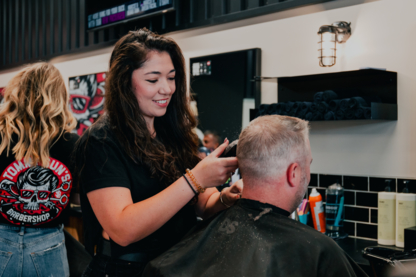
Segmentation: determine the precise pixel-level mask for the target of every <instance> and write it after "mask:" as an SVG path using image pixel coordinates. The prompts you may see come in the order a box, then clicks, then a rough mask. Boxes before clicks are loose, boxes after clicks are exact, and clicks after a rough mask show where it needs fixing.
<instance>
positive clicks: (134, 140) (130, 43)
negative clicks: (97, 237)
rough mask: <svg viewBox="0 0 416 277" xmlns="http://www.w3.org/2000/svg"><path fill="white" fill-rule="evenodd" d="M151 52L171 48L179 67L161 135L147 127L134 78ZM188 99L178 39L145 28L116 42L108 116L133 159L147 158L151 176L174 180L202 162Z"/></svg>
mask: <svg viewBox="0 0 416 277" xmlns="http://www.w3.org/2000/svg"><path fill="white" fill-rule="evenodd" d="M150 51H158V52H167V53H168V54H169V55H170V58H171V59H172V63H173V66H174V68H175V71H176V73H175V74H176V75H175V83H176V91H175V93H174V94H173V95H172V99H171V101H170V103H169V105H168V107H167V111H166V114H165V115H164V116H161V117H156V118H155V121H154V124H155V130H156V134H157V139H153V138H152V134H150V132H149V130H148V128H147V126H146V121H145V119H144V117H143V114H142V111H141V110H140V107H139V104H138V101H137V98H136V96H135V94H134V93H133V89H132V81H131V79H132V74H133V71H134V70H136V69H138V68H140V67H142V66H143V64H144V63H145V62H146V59H147V57H148V54H149V52H150ZM189 100H190V99H189V98H188V96H187V88H186V74H185V60H184V57H183V55H182V51H181V49H180V48H179V46H178V45H177V44H176V42H175V41H173V40H172V39H170V38H167V37H163V36H161V35H158V34H155V33H153V32H151V31H149V30H147V29H141V30H138V31H130V32H129V33H128V34H127V35H125V36H123V37H122V38H121V39H120V40H119V41H118V42H117V43H116V45H115V47H114V50H113V53H112V54H111V59H110V69H109V72H108V75H107V78H106V84H105V103H104V108H105V110H106V117H107V120H108V123H109V125H110V126H111V127H113V128H112V129H113V130H114V132H115V133H116V136H117V138H118V140H119V141H120V144H121V145H122V147H124V150H125V151H126V153H127V154H128V155H129V156H130V157H131V158H132V159H133V160H134V161H137V160H139V161H142V162H144V163H145V164H146V165H147V166H148V167H149V168H150V171H151V174H152V176H160V178H161V179H162V180H163V179H164V180H166V181H169V182H173V181H174V180H176V179H178V178H179V177H180V176H181V175H182V173H183V172H184V170H185V169H186V168H193V167H194V166H195V165H196V164H197V163H198V162H199V160H200V159H199V158H198V151H197V147H198V137H197V136H196V134H195V133H194V132H193V130H192V129H193V128H195V127H196V119H195V117H194V116H193V114H192V112H191V108H190V101H189Z"/></svg>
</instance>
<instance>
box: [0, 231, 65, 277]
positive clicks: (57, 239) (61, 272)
mask: <svg viewBox="0 0 416 277" xmlns="http://www.w3.org/2000/svg"><path fill="white" fill-rule="evenodd" d="M62 229H63V226H62V225H61V226H59V227H55V228H25V227H23V226H22V227H19V226H13V225H7V224H0V277H12V276H13V277H26V276H28V277H29V276H30V277H32V276H62V277H66V276H69V266H68V258H67V256H66V249H65V238H64V233H63V231H62Z"/></svg>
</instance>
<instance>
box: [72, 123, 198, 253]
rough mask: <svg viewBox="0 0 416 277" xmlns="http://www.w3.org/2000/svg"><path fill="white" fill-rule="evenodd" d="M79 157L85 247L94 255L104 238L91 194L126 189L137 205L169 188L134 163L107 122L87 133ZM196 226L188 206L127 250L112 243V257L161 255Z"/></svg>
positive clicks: (80, 142)
mask: <svg viewBox="0 0 416 277" xmlns="http://www.w3.org/2000/svg"><path fill="white" fill-rule="evenodd" d="M76 156H77V158H76V159H77V165H78V167H79V168H80V174H79V177H80V179H79V184H80V193H81V205H82V213H83V219H84V228H85V241H86V245H85V247H86V249H87V251H88V252H89V253H90V254H93V251H94V246H95V245H97V243H98V240H99V239H100V238H101V237H102V234H101V232H102V227H101V225H100V224H99V222H98V220H97V218H96V216H95V214H94V213H93V210H92V208H91V205H90V203H89V201H88V198H87V193H88V192H91V191H93V190H97V189H100V188H108V187H124V188H128V189H129V190H130V191H131V196H132V199H133V203H137V202H140V201H142V200H145V199H147V198H150V197H152V196H154V195H156V194H157V193H159V192H161V191H162V190H164V189H165V188H166V187H167V186H168V185H169V184H166V183H163V182H161V181H160V180H159V178H152V177H151V173H150V170H149V168H148V167H147V166H145V165H144V164H142V163H141V162H135V161H133V160H132V159H131V158H130V157H129V156H128V155H127V153H126V152H125V151H124V149H123V148H122V146H121V145H120V143H119V141H118V139H117V138H116V135H115V133H114V132H113V131H112V129H111V128H109V127H108V126H107V125H106V123H105V121H103V122H99V123H97V124H95V125H94V126H93V127H92V128H91V129H90V131H89V132H88V131H87V132H85V133H84V135H83V136H82V137H81V139H80V141H79V146H78V147H77V154H76ZM108 205H111V203H108ZM136 220H140V218H137V219H136ZM195 223H196V215H195V211H194V208H193V206H190V205H186V206H185V207H183V208H182V209H181V210H180V211H179V212H178V213H177V214H176V215H175V216H174V217H173V218H171V219H170V220H169V221H168V222H167V223H165V224H164V225H163V226H162V227H160V228H159V229H158V230H157V231H155V232H154V233H153V234H151V235H149V236H147V237H146V238H144V239H142V240H140V241H138V242H135V243H132V244H130V245H128V246H126V247H123V246H120V245H118V244H117V243H115V242H114V241H111V254H112V256H113V257H119V256H120V255H123V254H128V253H137V252H141V253H148V254H150V255H158V254H160V253H162V252H163V251H165V250H166V249H168V248H169V247H171V246H172V245H173V244H175V243H176V242H178V241H179V240H180V239H181V238H182V237H183V235H185V233H186V232H188V231H189V230H190V229H191V228H192V227H193V226H194V224H195Z"/></svg>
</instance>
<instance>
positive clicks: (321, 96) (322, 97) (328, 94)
mask: <svg viewBox="0 0 416 277" xmlns="http://www.w3.org/2000/svg"><path fill="white" fill-rule="evenodd" d="M337 98H338V95H337V94H336V93H335V92H334V91H333V90H325V91H320V92H317V93H315V94H314V96H313V100H314V101H315V102H322V101H325V102H327V103H328V102H329V101H331V100H333V99H337Z"/></svg>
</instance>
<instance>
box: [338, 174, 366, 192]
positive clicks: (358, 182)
mask: <svg viewBox="0 0 416 277" xmlns="http://www.w3.org/2000/svg"><path fill="white" fill-rule="evenodd" d="M344 189H351V190H364V191H368V177H354V176H344Z"/></svg>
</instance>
